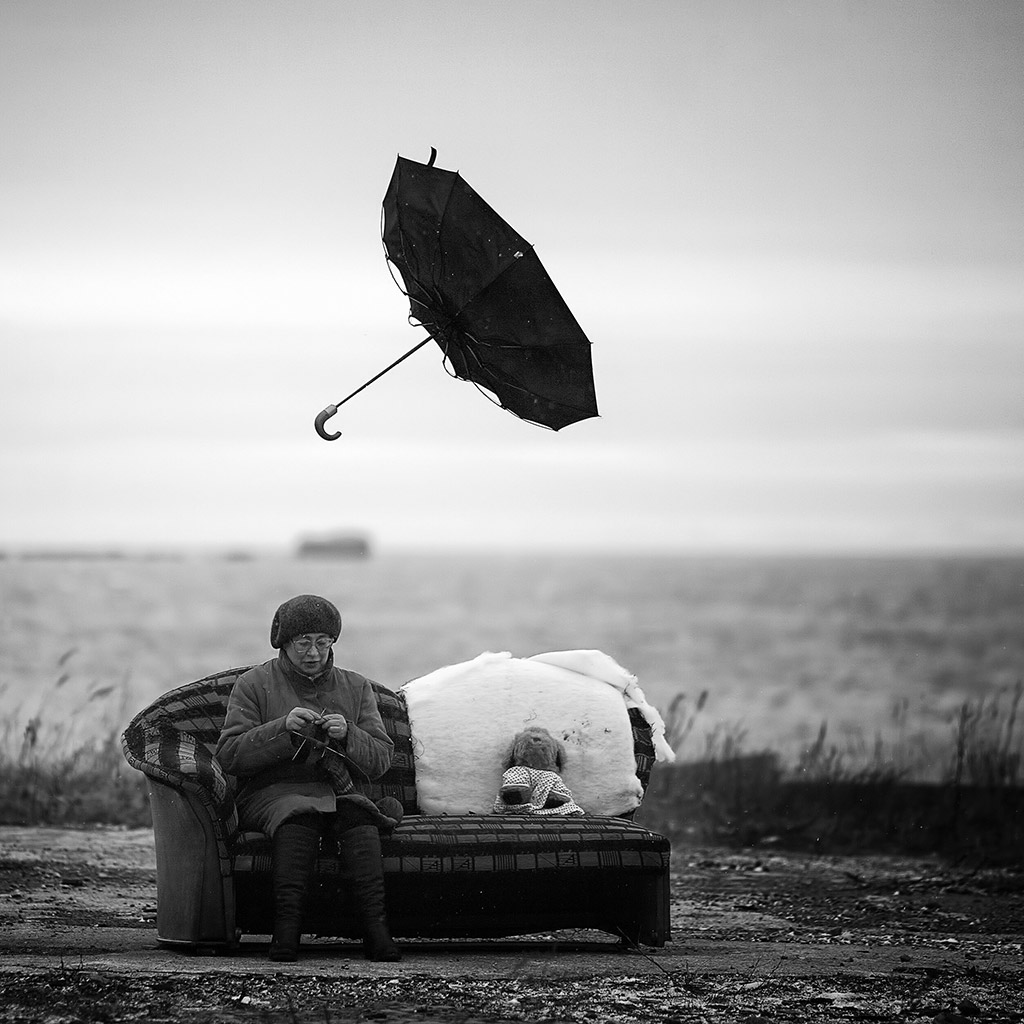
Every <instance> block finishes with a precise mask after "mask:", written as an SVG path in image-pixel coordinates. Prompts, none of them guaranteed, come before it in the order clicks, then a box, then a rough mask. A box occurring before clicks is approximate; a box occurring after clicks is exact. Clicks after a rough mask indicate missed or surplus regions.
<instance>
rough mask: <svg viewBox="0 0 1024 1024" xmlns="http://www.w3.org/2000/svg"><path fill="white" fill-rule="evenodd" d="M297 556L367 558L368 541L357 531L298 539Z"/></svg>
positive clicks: (368, 553) (368, 555)
mask: <svg viewBox="0 0 1024 1024" xmlns="http://www.w3.org/2000/svg"><path fill="white" fill-rule="evenodd" d="M298 556H299V558H369V557H370V541H369V539H368V538H367V537H365V536H363V535H362V534H358V533H328V534H323V535H321V536H317V537H304V538H302V540H300V541H299V548H298Z"/></svg>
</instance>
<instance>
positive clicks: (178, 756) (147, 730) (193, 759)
mask: <svg viewBox="0 0 1024 1024" xmlns="http://www.w3.org/2000/svg"><path fill="white" fill-rule="evenodd" d="M121 747H122V750H123V752H124V757H125V760H126V761H127V762H128V763H129V764H130V765H131V766H132V767H133V768H136V769H138V770H139V771H140V772H143V773H144V774H145V775H148V776H149V777H150V778H151V779H155V780H156V781H157V782H160V783H163V784H164V785H166V786H171V787H172V788H176V789H182V790H185V791H186V792H187V793H189V794H191V795H192V796H193V797H194V798H195V801H196V802H198V804H199V806H201V807H202V808H203V810H204V811H205V812H206V813H207V814H208V815H209V816H210V819H211V822H212V824H213V827H214V832H215V834H216V835H217V839H218V841H219V842H224V843H225V844H226V843H228V842H230V841H231V839H232V838H233V837H234V835H235V833H236V832H237V831H238V809H237V808H236V806H235V797H234V792H233V789H232V785H231V782H230V780H229V779H228V776H227V775H226V774H225V773H224V769H223V768H222V767H221V765H220V762H219V761H218V760H217V758H216V757H214V755H213V753H212V752H211V751H210V749H209V747H208V746H207V745H206V744H205V743H203V742H202V741H201V740H199V739H198V738H197V737H196V736H195V735H194V734H193V733H191V732H187V731H184V730H178V729H175V728H173V727H170V726H167V725H161V724H154V723H145V722H139V721H135V722H133V723H132V724H131V725H130V726H129V727H128V728H127V729H126V730H125V732H124V735H123V736H122V737H121Z"/></svg>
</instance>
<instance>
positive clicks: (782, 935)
mask: <svg viewBox="0 0 1024 1024" xmlns="http://www.w3.org/2000/svg"><path fill="white" fill-rule="evenodd" d="M155 909H156V883H155V860H154V853H153V843H152V834H151V833H150V832H149V831H148V830H144V829H142V830H139V829H111V828H104V829H88V830H72V829H32V828H0V954H2V957H0V1021H32V1022H43V1021H47V1022H53V1024H57V1022H71V1021H132V1020H136V1019H137V1020H143V1019H144V1020H148V1021H173V1022H183V1021H189V1022H198V1024H205V1022H213V1021H217V1022H220V1024H235V1022H243V1021H244V1022H249V1021H261V1022H267V1024H278V1022H280V1024H299V1022H301V1024H305V1022H307V1021H309V1022H312V1021H317V1022H321V1024H332V1022H343V1021H386V1022H391V1024H407V1022H409V1021H420V1022H444V1024H447V1022H456V1021H458V1022H465V1024H472V1022H474V1021H480V1022H495V1021H540V1020H546V1021H594V1022H617V1021H630V1022H634V1021H635V1022H657V1024H671V1022H675V1021H702V1022H706V1024H724V1022H727V1021H728V1022H734V1021H743V1022H746V1024H761V1022H764V1021H771V1022H785V1021H801V1022H819V1021H820V1022H826V1021H827V1022H828V1024H843V1022H847V1021H880V1022H881V1021H885V1022H892V1021H906V1022H916V1021H936V1022H937V1024H964V1022H967V1021H971V1022H973V1021H977V1022H978V1024H983V1022H1010V1021H1013V1022H1017V1021H1024V869H1021V870H1014V869H1011V868H1006V867H1000V868H996V867H989V866H986V865H984V864H982V863H978V862H975V863H968V862H961V863H956V864H951V863H948V862H943V861H941V860H938V859H930V858H917V859H909V858H903V857H881V856H820V855H815V854H809V853H792V852H783V851H781V850H777V849H774V848H772V847H767V848H762V849H757V850H746V851H737V850H729V849H724V848H688V847H681V848H680V847H677V848H676V849H674V851H673V876H672V926H673V938H672V941H671V942H670V943H669V944H668V945H666V946H665V947H664V948H662V949H643V950H639V951H627V950H622V949H620V948H619V947H618V946H617V945H616V944H615V943H614V941H612V940H611V939H610V937H607V936H603V935H601V934H600V933H594V932H587V933H559V934H558V935H555V936H547V937H536V936H535V937H532V938H530V939H529V940H514V941H513V940H510V941H501V942H478V943H444V942H409V943H402V945H403V950H404V953H405V958H404V960H403V961H402V962H401V963H399V964H373V963H369V962H367V961H366V960H364V959H362V957H361V955H360V950H359V948H358V947H357V946H356V945H355V944H352V943H348V942H326V941H317V942H314V943H312V944H311V945H310V946H309V948H308V950H307V951H306V953H305V954H304V956H303V957H302V959H301V960H300V961H299V962H298V963H297V964H288V965H280V964H270V963H269V962H268V961H267V959H266V940H265V938H264V939H262V940H261V939H259V938H256V937H254V938H252V939H251V941H250V940H247V941H245V942H244V943H243V946H242V950H241V951H240V953H238V954H237V955H234V956H194V955H187V954H184V953H181V952H176V951H171V950H165V949H162V948H160V947H159V946H158V945H157V943H156V932H155Z"/></svg>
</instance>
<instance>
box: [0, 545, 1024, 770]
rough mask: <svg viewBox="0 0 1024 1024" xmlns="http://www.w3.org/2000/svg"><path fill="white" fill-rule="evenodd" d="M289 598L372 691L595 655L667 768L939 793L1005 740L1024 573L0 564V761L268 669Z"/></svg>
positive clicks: (537, 561) (402, 561) (708, 563)
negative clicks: (773, 768)
mask: <svg viewBox="0 0 1024 1024" xmlns="http://www.w3.org/2000/svg"><path fill="white" fill-rule="evenodd" d="M300 593H318V594H322V595H324V596H326V597H329V598H330V599H331V600H333V601H334V602H335V603H336V604H337V605H338V607H339V608H340V609H341V612H342V617H343V622H344V627H343V632H342V636H341V639H340V642H339V644H338V647H337V654H336V657H337V659H338V661H339V662H340V663H342V664H344V665H346V666H348V667H350V668H353V669H356V670H358V671H360V672H362V673H363V674H364V675H367V676H369V677H370V678H373V679H375V680H377V681H379V682H381V683H384V684H385V685H387V686H390V687H392V688H397V687H399V686H401V685H402V684H403V683H405V682H407V681H409V680H411V679H415V678H417V677H418V676H421V675H424V674H426V673H428V672H431V671H433V670H434V669H436V668H439V667H441V666H444V665H450V664H454V663H457V662H462V661H467V660H470V659H472V658H474V657H476V656H477V655H478V654H481V653H482V652H485V651H508V652H510V653H511V654H513V655H514V656H516V657H528V656H530V655H533V654H539V653H543V652H547V651H563V650H575V649H586V650H595V649H596V650H601V651H603V652H605V653H606V654H608V655H610V656H611V657H612V658H614V659H615V661H617V662H618V663H619V664H620V665H622V666H623V667H624V668H626V669H627V670H628V671H629V672H631V673H632V674H634V675H635V676H636V677H637V679H638V681H639V684H640V686H641V688H642V689H643V691H644V693H645V694H646V696H647V698H648V700H649V701H650V702H651V703H653V704H654V705H655V706H656V707H657V708H658V709H659V710H660V711H661V712H662V714H663V715H664V716H665V717H666V718H667V719H668V720H669V724H670V735H672V736H673V737H674V738H675V740H676V741H677V743H676V749H677V754H678V756H679V758H680V759H683V760H686V759H699V758H703V757H708V756H718V755H722V754H723V753H737V752H739V753H755V752H759V751H762V750H772V751H775V752H776V753H778V754H779V755H780V756H781V757H782V758H784V759H785V760H787V762H790V763H794V762H796V761H798V760H799V758H800V757H801V755H802V754H803V755H806V751H807V750H808V749H809V748H810V747H811V746H812V745H813V744H815V743H817V744H818V749H819V751H820V750H821V749H823V748H822V744H823V743H824V744H825V747H826V748H828V749H830V750H831V751H832V752H833V753H834V754H835V755H836V756H838V757H840V758H847V759H848V760H849V762H850V763H851V764H852V763H853V761H854V760H855V759H856V758H859V759H861V761H865V762H867V761H871V760H872V759H875V760H877V759H879V758H882V759H887V760H888V762H889V763H892V764H895V766H896V767H898V768H900V769H901V770H904V771H911V772H918V773H921V772H924V773H925V774H927V773H928V772H929V771H931V772H932V773H933V774H936V773H941V771H943V770H945V769H946V768H948V759H949V757H950V751H951V750H953V749H955V736H956V731H957V729H958V728H959V729H961V730H962V728H963V722H964V717H963V716H964V713H965V708H967V709H968V710H969V711H970V714H972V715H974V716H976V718H975V721H976V723H977V722H982V721H987V720H989V719H990V720H991V727H992V729H994V730H1002V734H1001V735H1002V736H1003V738H1004V739H1006V740H1007V741H1012V742H1014V743H1016V742H1019V735H1018V734H1019V733H1020V732H1022V731H1024V724H1022V726H1020V727H1017V726H1016V725H1015V716H1016V704H1015V703H1014V701H1015V699H1016V700H1017V701H1018V702H1019V699H1020V686H1021V681H1022V680H1024V556H1007V557H883V556H876V557H868V556H856V557H855V556H843V557H839V556H807V557H790V556H738V555H737V556H731V555H730V556H725V555H721V556H718V555H716V556H710V555H707V556H705V555H699V556H698V555H680V554H664V555H656V554H643V555H629V554H616V555H613V554H552V553H541V552H537V553H523V552H515V553H507V552H502V553H494V552H466V551H461V552H455V551H431V552H423V551H416V552H412V551H409V552H402V551H388V552H383V553H374V554H372V555H371V556H370V557H366V558H334V559H332V558H320V557H313V558H311V557H297V556H295V555H291V554H280V553H272V554H253V553H246V552H226V553H216V552H214V553H211V552H175V553H166V552H165V553H157V554H135V555H125V554H118V553H109V554H106V555H102V556H98V555H95V554H94V555H92V556H89V557H84V556H76V555H75V554H73V553H72V554H68V553H63V554H58V553H49V554H46V553H34V554H31V553H30V554H19V555H10V554H8V555H7V556H5V557H0V723H2V725H0V745H2V746H3V747H4V748H5V749H6V753H7V755H8V756H9V757H14V756H17V755H18V750H19V747H20V746H23V744H24V738H25V735H26V729H27V728H28V727H29V725H30V723H34V726H35V736H36V737H37V738H38V745H39V748H40V749H49V750H51V752H52V753H53V754H55V755H56V754H60V753H61V752H68V751H73V750H74V749H76V747H77V746H80V745H82V744H89V743H92V742H103V741H109V740H110V738H111V737H112V736H115V735H117V734H119V733H120V731H121V730H122V729H123V727H124V726H125V725H126V724H127V722H128V721H129V720H130V719H131V717H132V716H133V715H134V714H135V713H136V712H137V711H138V710H140V709H141V708H142V707H143V706H144V705H145V704H147V703H148V702H149V701H151V700H152V699H154V698H155V697H157V696H158V695H159V694H161V693H163V692H164V691H166V690H169V689H171V688H173V687H176V686H179V685H182V684H183V683H186V682H189V681H191V680H193V679H198V678H201V677H202V676H204V675H207V674H210V673H213V672H217V671H220V670H222V669H226V668H229V667H235V666H243V665H251V664H256V663H259V662H262V661H265V660H267V659H269V658H271V657H273V656H274V652H273V650H272V649H271V648H270V646H269V629H270V621H271V618H272V616H273V613H274V610H275V609H276V608H277V606H278V605H279V604H280V603H281V602H282V601H284V600H286V599H287V598H289V597H291V596H293V595H295V594H300ZM1015 695H1016V697H1015ZM985 716H988V718H987V719H986V717H985ZM1021 718H1022V719H1024V707H1022V708H1021ZM1008 729H1009V730H1010V732H1013V731H1014V730H1016V732H1015V733H1014V735H1012V736H1011V735H1010V734H1009V733H1008V732H1007V730H1008ZM999 742H1003V740H999ZM47 745H49V747H48V748H47Z"/></svg>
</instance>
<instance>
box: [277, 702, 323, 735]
mask: <svg viewBox="0 0 1024 1024" xmlns="http://www.w3.org/2000/svg"><path fill="white" fill-rule="evenodd" d="M320 720H321V719H320V715H318V714H317V713H316V712H315V711H311V710H310V709H309V708H292V709H291V711H289V712H288V717H287V718H286V719H285V720H284V727H285V728H286V729H287V730H288V731H289V732H302V730H303V729H305V728H306V726H308V725H315V724H316V723H317V722H319V721H320Z"/></svg>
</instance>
